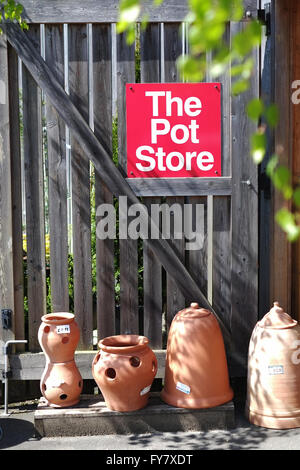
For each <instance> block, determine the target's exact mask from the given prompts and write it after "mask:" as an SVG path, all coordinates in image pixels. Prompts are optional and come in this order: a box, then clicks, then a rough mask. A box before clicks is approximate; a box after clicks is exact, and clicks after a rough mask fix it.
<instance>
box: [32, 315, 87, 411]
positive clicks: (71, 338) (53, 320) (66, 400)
mask: <svg viewBox="0 0 300 470" xmlns="http://www.w3.org/2000/svg"><path fill="white" fill-rule="evenodd" d="M74 318H75V317H74V315H73V314H72V313H69V312H59V313H49V314H47V315H44V316H43V317H42V323H41V325H40V328H39V331H38V340H39V343H40V346H41V348H42V350H43V352H44V354H45V357H46V366H45V369H44V372H43V375H42V377H41V381H40V388H41V393H42V395H43V396H44V398H45V399H46V400H47V403H48V405H49V406H52V407H57V408H60V407H68V406H72V405H75V404H76V403H78V402H79V399H80V394H81V391H82V387H83V380H82V377H81V375H80V372H79V370H78V369H77V366H76V363H75V360H74V354H75V350H76V347H77V344H78V341H79V338H80V330H79V327H78V325H77V323H76V321H75V320H74Z"/></svg>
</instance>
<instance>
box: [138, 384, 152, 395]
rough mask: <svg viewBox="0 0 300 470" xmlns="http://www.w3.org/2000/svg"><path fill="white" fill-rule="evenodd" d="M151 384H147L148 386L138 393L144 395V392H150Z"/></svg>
mask: <svg viewBox="0 0 300 470" xmlns="http://www.w3.org/2000/svg"><path fill="white" fill-rule="evenodd" d="M150 388H151V385H148V387H145V388H143V390H142V391H141V392H140V395H146V393H148V392H150Z"/></svg>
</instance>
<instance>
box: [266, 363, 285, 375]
mask: <svg viewBox="0 0 300 470" xmlns="http://www.w3.org/2000/svg"><path fill="white" fill-rule="evenodd" d="M268 374H269V375H279V374H284V370H283V366H281V365H280V366H268Z"/></svg>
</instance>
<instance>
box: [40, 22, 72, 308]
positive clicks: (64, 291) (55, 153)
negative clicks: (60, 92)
mask: <svg viewBox="0 0 300 470" xmlns="http://www.w3.org/2000/svg"><path fill="white" fill-rule="evenodd" d="M45 60H46V62H47V63H48V65H49V66H51V68H52V69H53V70H54V71H55V73H56V76H57V78H58V79H59V82H60V83H61V85H62V86H63V85H64V43H63V29H62V27H61V26H54V25H53V26H47V25H46V27H45ZM46 124H47V137H48V141H47V149H48V165H49V196H48V197H49V227H50V273H51V301H52V311H53V312H66V311H68V310H69V289H68V222H67V221H68V218H67V175H66V129H65V124H64V122H63V121H62V119H61V118H60V117H59V115H58V113H57V111H56V110H55V108H54V107H53V106H52V105H51V102H49V100H48V99H47V97H46Z"/></svg>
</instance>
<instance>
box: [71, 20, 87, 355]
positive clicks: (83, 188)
mask: <svg viewBox="0 0 300 470" xmlns="http://www.w3.org/2000/svg"><path fill="white" fill-rule="evenodd" d="M69 91H70V96H71V99H72V101H73V103H74V104H75V105H76V106H77V108H78V110H79V111H80V112H81V114H82V115H83V116H84V117H85V119H86V120H87V121H88V119H89V118H88V109H89V107H88V37H87V26H86V25H78V26H77V25H69ZM71 148H72V151H71V152H72V157H71V158H72V223H73V256H74V313H75V315H76V319H77V322H78V325H79V327H80V330H81V340H80V343H79V345H78V349H91V348H92V347H93V299H92V268H91V213H90V163H89V160H88V159H87V157H86V156H85V154H84V152H83V151H82V149H81V147H80V145H79V144H78V142H77V141H76V139H75V138H74V136H73V135H71Z"/></svg>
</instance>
